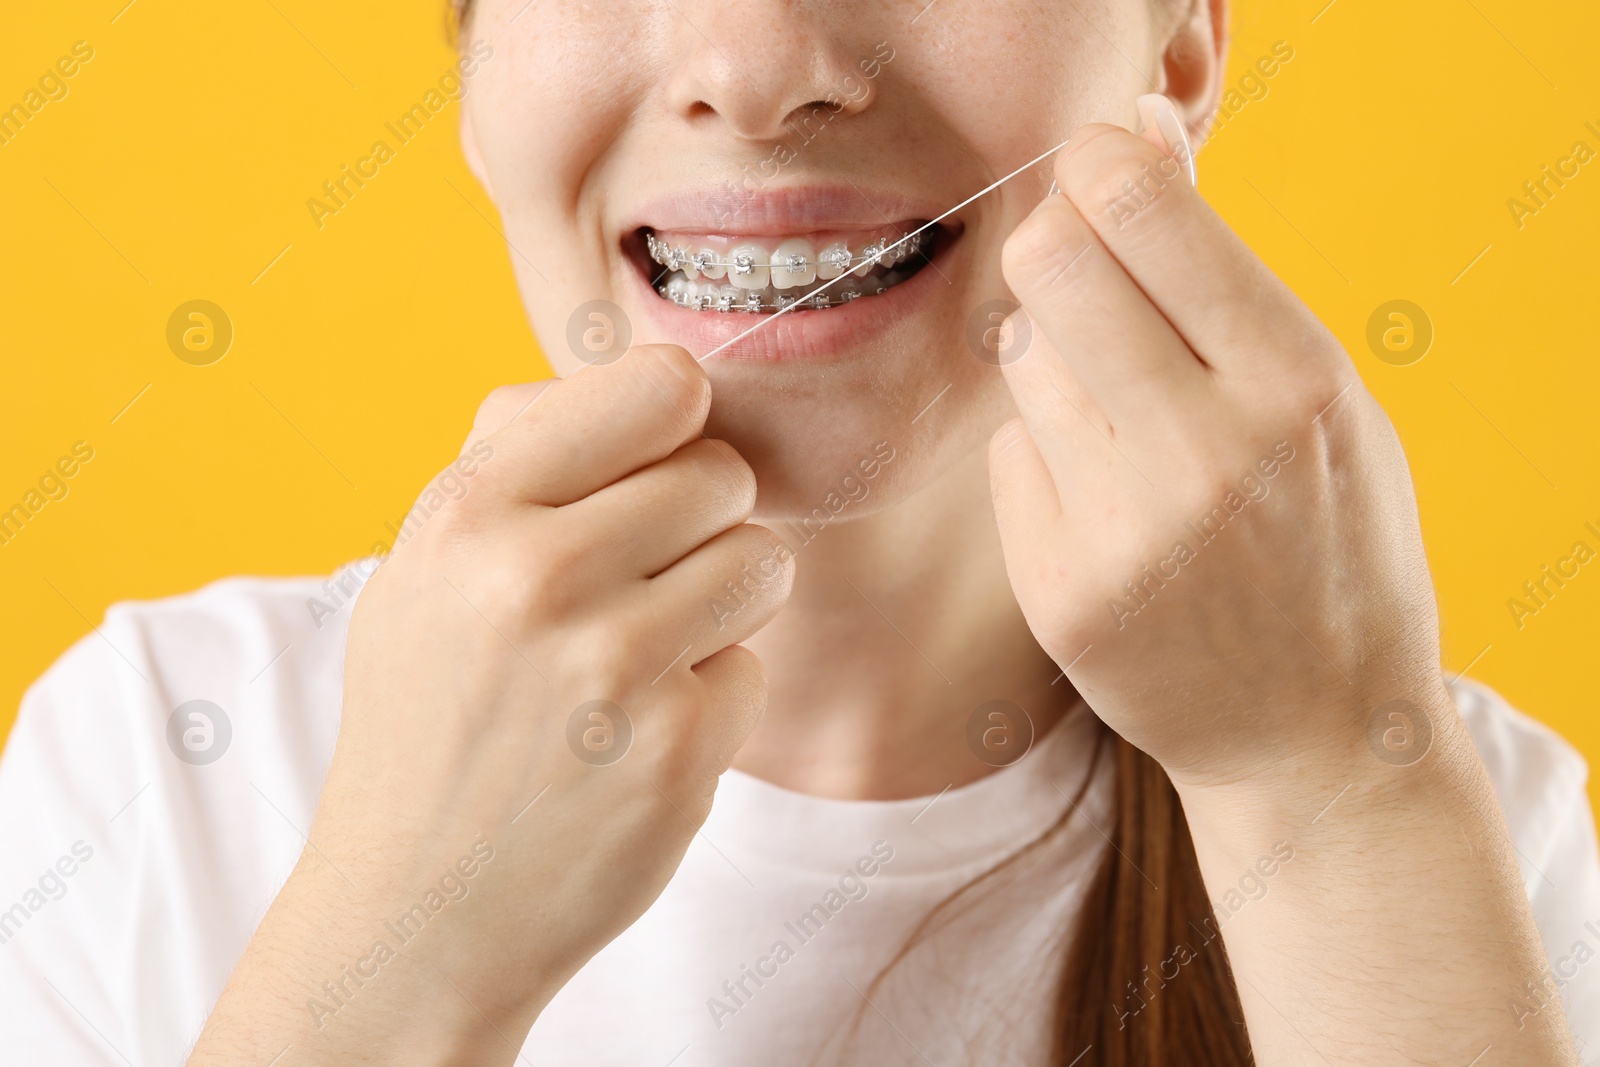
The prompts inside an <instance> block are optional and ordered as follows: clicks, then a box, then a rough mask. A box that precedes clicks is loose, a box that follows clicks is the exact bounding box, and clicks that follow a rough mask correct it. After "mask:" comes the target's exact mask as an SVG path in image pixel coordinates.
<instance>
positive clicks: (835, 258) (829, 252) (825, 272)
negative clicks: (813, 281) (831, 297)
mask: <svg viewBox="0 0 1600 1067" xmlns="http://www.w3.org/2000/svg"><path fill="white" fill-rule="evenodd" d="M817 257H818V262H817V277H819V278H821V279H822V280H823V281H825V282H831V281H832V280H833V279H835V278H837V277H838V276H839V275H841V274H843V273H844V272H845V270H846V269H848V268H849V266H850V246H849V245H847V244H845V243H844V242H843V241H835V242H833V244H831V245H829V246H828V247H827V248H824V249H823V250H822V251H821V252H819V253H817Z"/></svg>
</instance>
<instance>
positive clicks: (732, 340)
mask: <svg viewBox="0 0 1600 1067" xmlns="http://www.w3.org/2000/svg"><path fill="white" fill-rule="evenodd" d="M1070 140H1071V138H1068V139H1067V140H1066V141H1062V142H1061V143H1060V144H1058V145H1056V146H1055V147H1054V148H1052V149H1050V150H1049V151H1048V152H1045V153H1044V154H1043V155H1041V156H1039V157H1037V158H1036V159H1034V160H1032V161H1030V162H1028V163H1024V164H1023V165H1022V166H1020V167H1018V168H1017V169H1016V170H1014V171H1012V172H1011V173H1010V174H1007V175H1006V176H1005V177H1004V178H1001V179H1000V180H999V181H997V182H995V183H994V184H993V185H991V186H989V187H988V188H987V189H982V190H980V191H978V192H976V193H974V194H972V195H971V196H969V197H967V198H966V199H965V200H963V201H961V203H959V204H957V205H956V206H955V207H953V208H951V209H950V210H949V211H946V212H945V213H944V214H943V215H940V216H939V217H938V218H936V219H933V220H931V221H929V222H925V223H923V224H922V225H921V226H919V227H917V228H916V229H915V230H912V231H911V232H910V233H908V234H906V235H905V236H904V237H902V238H900V240H898V241H896V242H895V243H894V244H892V245H890V246H889V247H888V248H885V249H883V251H884V252H889V251H893V250H894V249H896V248H899V247H900V246H901V245H903V244H905V243H906V242H907V241H909V240H911V239H912V238H913V237H915V236H916V235H917V234H919V233H921V232H922V231H923V230H926V229H928V228H929V227H930V226H935V225H938V224H939V223H940V222H943V221H944V220H945V219H947V218H949V217H950V216H951V215H954V214H955V213H956V212H958V211H960V210H961V209H962V208H964V207H966V206H967V205H968V204H970V203H972V202H973V201H974V200H977V199H978V198H979V197H982V196H987V195H988V194H990V193H992V192H994V191H995V190H996V189H998V188H1000V187H1001V186H1002V185H1004V184H1005V183H1006V182H1008V181H1010V180H1011V179H1012V178H1015V177H1016V176H1017V175H1019V174H1021V173H1022V172H1023V171H1025V170H1027V169H1029V168H1030V167H1033V166H1036V165H1037V164H1039V163H1041V162H1043V161H1044V160H1046V159H1048V158H1050V157H1051V156H1053V155H1055V154H1056V153H1057V152H1059V151H1061V150H1062V149H1063V148H1065V147H1067V144H1068V142H1069V141H1070ZM1050 190H1051V192H1054V191H1055V183H1054V182H1052V183H1051V184H1050ZM848 277H850V274H849V273H848V272H847V273H845V274H841V275H839V277H837V278H834V279H832V280H831V281H828V282H826V283H824V284H822V285H819V286H817V287H816V288H815V289H813V290H811V291H810V292H809V293H807V294H806V295H805V296H802V297H800V298H799V299H798V300H796V301H795V302H794V303H792V304H790V305H789V306H788V307H786V308H780V309H779V310H777V311H775V312H773V313H772V314H771V315H768V316H766V317H765V318H763V319H762V320H761V321H760V322H758V323H756V324H755V325H754V326H752V327H750V328H749V329H748V330H746V331H744V332H743V333H741V334H739V335H738V336H737V337H732V338H730V339H728V340H726V341H724V342H722V343H721V344H720V345H718V346H717V347H716V348H713V349H712V350H711V351H709V352H707V353H706V354H705V355H703V356H699V357H697V358H696V360H695V362H697V363H703V362H705V361H706V360H708V359H710V358H711V357H712V356H714V355H716V354H717V353H718V352H721V351H722V350H723V349H724V348H727V347H728V346H729V345H732V344H734V343H735V342H738V341H742V340H744V339H745V338H746V337H749V336H750V335H751V334H753V333H755V332H756V331H757V330H759V329H761V328H762V327H764V326H766V325H767V323H769V322H771V321H772V320H774V319H776V318H778V317H779V316H780V315H787V314H788V313H789V312H791V311H794V310H795V309H797V308H799V307H801V306H802V305H804V304H805V302H806V301H807V300H810V299H811V298H812V297H813V296H816V295H817V294H818V293H820V292H823V291H824V290H827V289H830V288H832V287H833V286H834V285H837V284H838V283H839V282H840V281H842V280H844V279H845V278H848Z"/></svg>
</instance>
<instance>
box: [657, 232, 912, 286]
mask: <svg viewBox="0 0 1600 1067" xmlns="http://www.w3.org/2000/svg"><path fill="white" fill-rule="evenodd" d="M644 239H645V246H646V248H647V249H648V250H649V253H650V258H651V259H652V260H654V261H655V262H656V263H659V264H660V265H661V266H663V267H666V268H667V269H668V270H683V269H684V268H685V267H693V268H694V269H695V270H696V271H698V272H699V273H700V274H705V273H706V269H707V268H708V267H723V268H726V270H727V272H728V274H730V275H735V274H736V275H739V276H741V277H742V276H744V275H747V274H752V273H754V272H755V270H756V269H757V268H760V267H766V268H771V269H779V268H774V267H773V264H772V263H771V261H770V260H768V261H767V262H765V263H762V262H758V261H757V260H756V257H755V256H752V255H750V254H749V253H740V254H738V255H733V256H729V257H728V258H727V259H719V258H717V256H716V255H715V254H714V253H713V252H712V251H711V250H710V249H701V250H700V251H698V252H690V251H689V249H688V247H687V246H678V247H673V246H672V245H670V244H668V243H667V242H666V241H663V240H661V239H660V238H659V237H657V236H656V235H655V234H653V233H647V234H645V236H644ZM926 241H927V238H926V236H925V235H924V234H922V233H917V234H915V235H913V236H912V238H911V239H910V240H909V241H906V242H905V243H904V244H901V245H900V247H898V248H896V249H895V250H894V252H893V253H890V252H889V248H890V246H891V245H893V244H895V243H896V242H895V241H893V240H891V239H889V238H887V237H885V238H880V239H879V240H877V241H875V242H874V243H872V244H869V245H867V246H865V247H863V248H862V249H861V254H860V255H852V254H851V252H850V250H849V249H848V248H828V249H824V250H823V251H822V252H820V253H818V255H817V266H827V267H832V268H834V269H836V270H837V271H838V272H839V273H840V274H846V273H849V272H850V271H852V270H855V269H856V268H858V267H861V266H864V265H870V266H873V267H876V266H878V265H880V264H884V263H886V256H890V255H892V256H893V261H894V263H901V262H904V261H905V260H907V259H909V258H910V257H911V256H913V255H916V254H918V253H920V252H921V251H922V248H923V245H924V244H925V243H926ZM810 267H811V260H810V259H809V257H807V256H804V255H800V254H798V253H797V254H795V255H791V256H788V257H787V258H786V259H784V260H783V263H782V267H781V269H783V270H787V271H788V272H789V273H791V274H804V273H805V272H806V271H807V270H808V269H810Z"/></svg>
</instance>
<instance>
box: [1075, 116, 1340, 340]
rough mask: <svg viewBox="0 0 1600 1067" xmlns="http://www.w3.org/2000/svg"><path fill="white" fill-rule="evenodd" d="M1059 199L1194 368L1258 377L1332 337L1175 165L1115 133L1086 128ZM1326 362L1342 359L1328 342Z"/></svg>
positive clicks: (1157, 152) (1077, 142)
mask: <svg viewBox="0 0 1600 1067" xmlns="http://www.w3.org/2000/svg"><path fill="white" fill-rule="evenodd" d="M1056 173H1057V178H1058V180H1059V181H1060V182H1061V188H1062V191H1063V192H1064V193H1065V194H1066V196H1067V197H1068V198H1069V199H1070V200H1071V201H1072V202H1073V204H1074V205H1076V206H1077V208H1078V210H1079V212H1080V213H1081V215H1082V216H1083V218H1084V219H1085V220H1086V221H1088V223H1089V224H1090V225H1091V226H1092V227H1093V228H1094V230H1095V232H1096V233H1097V234H1098V235H1099V237H1100V239H1101V241H1102V242H1103V243H1104V245H1105V247H1106V248H1107V249H1108V250H1109V251H1110V253H1111V254H1112V255H1113V256H1115V257H1116V258H1117V260H1118V262H1120V263H1121V264H1122V266H1123V268H1124V269H1125V270H1126V271H1127V273H1128V275H1129V277H1131V278H1132V279H1133V281H1134V282H1135V283H1136V284H1137V285H1138V286H1139V288H1140V289H1141V290H1143V291H1144V293H1145V294H1146V296H1147V297H1148V298H1149V299H1150V300H1151V302H1152V303H1154V304H1155V306H1156V307H1157V308H1158V309H1159V310H1160V311H1161V313H1162V315H1163V316H1164V317H1165V318H1166V319H1167V321H1168V322H1170V323H1171V324H1172V326H1173V328H1174V329H1175V330H1176V331H1177V333H1178V334H1179V336H1181V337H1182V338H1183V339H1184V340H1185V341H1186V342H1187V343H1188V345H1189V347H1190V349H1192V350H1193V351H1194V352H1195V353H1196V354H1197V355H1198V356H1199V357H1200V358H1201V359H1203V360H1204V361H1205V362H1206V363H1208V364H1210V365H1211V366H1213V367H1217V368H1219V369H1221V370H1225V371H1226V370H1244V371H1250V370H1262V369H1267V368H1268V367H1275V366H1281V364H1282V363H1283V362H1284V361H1289V360H1295V359H1304V358H1308V355H1307V353H1306V352H1305V350H1306V347H1307V346H1306V344H1305V338H1306V337H1307V332H1306V331H1307V330H1308V329H1309V330H1313V331H1315V334H1314V335H1316V336H1323V337H1326V338H1327V339H1328V340H1329V341H1330V342H1332V340H1333V339H1332V336H1331V335H1329V334H1328V333H1327V330H1326V329H1325V328H1324V327H1323V326H1322V324H1321V323H1320V322H1318V321H1317V319H1316V316H1315V315H1312V314H1311V312H1310V311H1309V310H1308V309H1307V308H1306V307H1305V305H1304V304H1302V303H1301V302H1300V301H1299V300H1297V299H1295V297H1294V294H1293V293H1291V292H1290V291H1289V289H1288V287H1286V286H1285V285H1284V284H1283V283H1282V282H1281V281H1279V280H1278V278H1277V276H1276V275H1274V274H1273V273H1272V271H1271V270H1269V269H1268V268H1267V266H1266V264H1264V263H1262V262H1261V260H1260V259H1258V258H1257V257H1256V255H1255V253H1253V252H1251V251H1250V249H1249V248H1248V247H1247V246H1246V245H1245V243H1244V242H1243V241H1241V240H1240V239H1239V237H1238V236H1237V235H1236V234H1235V233H1234V232H1233V231H1232V230H1231V229H1229V228H1228V225H1227V224H1226V223H1225V222H1223V221H1222V219H1221V218H1220V217H1219V216H1218V215H1217V213H1216V212H1214V211H1212V210H1211V207H1210V206H1209V205H1208V204H1207V203H1206V202H1205V200H1204V199H1202V198H1201V197H1200V195H1199V193H1198V192H1196V191H1195V189H1194V187H1193V186H1192V185H1191V184H1190V182H1189V180H1188V176H1187V173H1186V171H1185V169H1184V167H1183V166H1182V164H1180V163H1179V162H1178V161H1177V160H1176V159H1175V158H1173V157H1172V156H1169V155H1167V153H1166V152H1164V151H1163V150H1162V149H1161V148H1158V147H1157V146H1156V145H1154V144H1152V143H1151V141H1150V140H1147V139H1145V138H1141V137H1138V136H1135V135H1134V134H1131V133H1129V132H1128V131H1127V130H1124V129H1122V128H1120V127H1117V126H1107V125H1098V124H1096V125H1091V126H1085V127H1083V128H1082V129H1081V130H1079V131H1078V133H1077V135H1076V136H1074V137H1073V139H1072V143H1071V144H1070V145H1068V146H1067V148H1066V149H1064V150H1063V151H1062V153H1061V155H1060V156H1059V157H1058V158H1057V163H1056ZM1326 351H1329V352H1338V351H1340V350H1339V349H1338V346H1337V342H1333V344H1332V346H1331V349H1327V350H1326Z"/></svg>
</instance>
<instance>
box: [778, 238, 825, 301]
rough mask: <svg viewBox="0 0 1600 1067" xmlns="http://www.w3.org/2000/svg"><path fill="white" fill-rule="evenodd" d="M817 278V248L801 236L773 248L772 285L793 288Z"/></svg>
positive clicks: (807, 283) (779, 287) (780, 287)
mask: <svg viewBox="0 0 1600 1067" xmlns="http://www.w3.org/2000/svg"><path fill="white" fill-rule="evenodd" d="M816 280H817V250H816V249H815V248H812V247H811V242H810V241H807V240H805V239H804V238H801V237H791V238H789V239H788V240H787V241H784V242H783V243H782V244H780V245H779V246H778V247H777V248H774V249H773V250H772V286H773V288H774V289H793V288H795V287H797V286H801V285H809V284H810V283H812V282H814V281H816Z"/></svg>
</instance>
